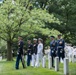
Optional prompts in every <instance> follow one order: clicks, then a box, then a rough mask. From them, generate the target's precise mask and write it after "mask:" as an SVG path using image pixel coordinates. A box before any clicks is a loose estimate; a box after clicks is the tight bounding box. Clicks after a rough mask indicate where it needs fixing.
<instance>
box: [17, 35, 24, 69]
mask: <svg viewBox="0 0 76 75" xmlns="http://www.w3.org/2000/svg"><path fill="white" fill-rule="evenodd" d="M23 46H24V43H23V40H22V37H21V36H19V37H18V52H17V59H16V69H19V61H20V60H21V62H22V65H23V68H25V63H24V62H23V60H24V59H23V56H24V55H23Z"/></svg>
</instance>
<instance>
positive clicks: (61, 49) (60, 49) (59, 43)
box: [57, 35, 65, 62]
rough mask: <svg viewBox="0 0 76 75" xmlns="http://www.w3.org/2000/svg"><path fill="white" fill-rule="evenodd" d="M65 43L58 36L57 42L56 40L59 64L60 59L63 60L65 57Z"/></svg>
mask: <svg viewBox="0 0 76 75" xmlns="http://www.w3.org/2000/svg"><path fill="white" fill-rule="evenodd" d="M64 47H65V41H64V40H63V39H62V38H61V35H58V40H57V56H58V57H59V62H60V58H62V59H64V57H65V51H64Z"/></svg>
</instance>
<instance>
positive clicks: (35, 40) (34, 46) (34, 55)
mask: <svg viewBox="0 0 76 75" xmlns="http://www.w3.org/2000/svg"><path fill="white" fill-rule="evenodd" d="M37 46H38V44H37V39H36V38H34V39H33V51H32V64H31V66H32V67H34V66H35V62H36V57H37Z"/></svg>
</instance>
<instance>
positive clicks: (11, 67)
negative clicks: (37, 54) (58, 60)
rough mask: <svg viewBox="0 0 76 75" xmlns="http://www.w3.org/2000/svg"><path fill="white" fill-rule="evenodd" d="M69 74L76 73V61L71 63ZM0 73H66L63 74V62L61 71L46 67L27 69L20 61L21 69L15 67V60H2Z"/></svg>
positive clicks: (15, 74) (54, 74)
mask: <svg viewBox="0 0 76 75" xmlns="http://www.w3.org/2000/svg"><path fill="white" fill-rule="evenodd" d="M69 71H70V73H69V75H76V63H70V64H69ZM0 75H64V74H63V64H60V71H58V72H55V71H54V69H48V67H46V68H42V67H39V68H32V67H27V68H26V69H23V68H22V65H21V63H20V69H19V70H16V69H15V61H11V62H7V61H1V62H0Z"/></svg>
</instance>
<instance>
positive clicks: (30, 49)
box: [27, 44, 33, 55]
mask: <svg viewBox="0 0 76 75" xmlns="http://www.w3.org/2000/svg"><path fill="white" fill-rule="evenodd" d="M32 51H33V45H32V44H28V46H27V55H31V54H32Z"/></svg>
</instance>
